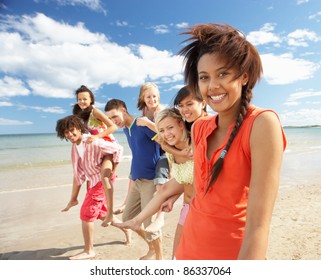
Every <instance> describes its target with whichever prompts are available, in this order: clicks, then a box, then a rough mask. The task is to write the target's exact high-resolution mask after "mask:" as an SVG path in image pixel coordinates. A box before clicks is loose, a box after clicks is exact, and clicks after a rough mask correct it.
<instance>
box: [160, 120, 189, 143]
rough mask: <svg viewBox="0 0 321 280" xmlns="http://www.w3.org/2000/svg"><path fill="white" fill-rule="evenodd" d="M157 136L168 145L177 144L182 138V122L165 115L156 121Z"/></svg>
mask: <svg viewBox="0 0 321 280" xmlns="http://www.w3.org/2000/svg"><path fill="white" fill-rule="evenodd" d="M157 130H158V133H159V136H160V137H161V138H162V139H163V140H164V141H165V142H166V143H167V144H168V145H170V146H177V145H179V144H180V143H181V142H183V141H184V140H183V139H184V123H183V122H182V121H178V120H177V119H174V118H172V117H166V118H164V119H162V120H161V121H159V122H158V124H157Z"/></svg>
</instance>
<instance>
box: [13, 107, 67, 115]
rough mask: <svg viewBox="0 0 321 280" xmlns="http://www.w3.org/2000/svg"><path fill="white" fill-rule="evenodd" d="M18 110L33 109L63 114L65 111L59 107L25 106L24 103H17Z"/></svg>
mask: <svg viewBox="0 0 321 280" xmlns="http://www.w3.org/2000/svg"><path fill="white" fill-rule="evenodd" d="M17 107H18V108H19V109H20V110H35V111H37V112H43V113H53V114H64V113H66V110H65V109H62V108H61V107H40V106H26V105H17Z"/></svg>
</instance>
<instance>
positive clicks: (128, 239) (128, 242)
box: [121, 228, 132, 246]
mask: <svg viewBox="0 0 321 280" xmlns="http://www.w3.org/2000/svg"><path fill="white" fill-rule="evenodd" d="M121 230H122V231H123V232H124V233H125V236H126V241H125V245H126V246H130V245H131V244H132V231H131V230H130V229H124V228H123V229H121Z"/></svg>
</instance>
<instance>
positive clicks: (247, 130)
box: [175, 106, 286, 260]
mask: <svg viewBox="0 0 321 280" xmlns="http://www.w3.org/2000/svg"><path fill="white" fill-rule="evenodd" d="M265 111H269V110H263V109H259V108H256V107H254V106H250V107H249V110H248V112H247V115H246V117H245V119H244V121H243V123H242V125H241V128H240V130H239V132H238V133H237V135H236V137H235V138H234V140H233V142H232V145H231V147H230V149H229V151H228V153H227V154H226V156H225V158H224V165H223V168H222V170H221V173H220V175H219V177H218V179H217V180H216V182H215V183H214V184H213V186H212V187H211V188H210V190H209V191H208V192H207V194H206V195H205V190H206V187H207V182H208V178H209V171H210V169H211V167H212V166H213V164H214V162H215V161H216V160H217V158H218V157H219V156H220V154H221V152H222V150H223V149H224V147H225V145H226V143H227V141H228V138H229V135H230V133H231V132H232V130H233V127H234V123H233V124H232V125H231V126H230V127H229V131H228V133H227V136H226V138H225V139H224V141H223V142H222V143H221V145H220V147H219V148H218V149H217V150H216V151H215V152H214V153H213V155H212V157H211V159H210V160H208V159H207V158H206V152H207V137H208V136H209V135H210V134H211V133H212V132H213V131H214V130H215V129H216V117H217V116H209V117H206V118H202V119H200V120H198V121H197V122H196V123H195V124H194V128H193V132H194V188H195V197H194V199H193V200H192V202H191V205H190V210H189V213H188V216H187V218H186V221H185V223H184V227H183V233H182V237H181V240H180V244H179V246H178V248H177V250H176V254H175V255H176V256H175V257H176V259H189V260H191V259H203V260H205V259H212V260H214V259H216V260H223V259H229V260H232V259H237V257H238V253H239V250H240V247H241V245H242V241H243V236H244V230H245V220H246V209H247V201H248V192H249V184H250V177H251V151H250V134H251V129H252V125H253V122H254V120H255V118H256V117H257V116H258V115H259V114H261V113H262V112H265ZM282 133H283V143H284V148H285V146H286V139H285V134H284V132H283V129H282Z"/></svg>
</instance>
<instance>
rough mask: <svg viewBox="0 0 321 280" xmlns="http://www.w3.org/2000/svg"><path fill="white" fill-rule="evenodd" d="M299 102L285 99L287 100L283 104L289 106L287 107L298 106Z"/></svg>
mask: <svg viewBox="0 0 321 280" xmlns="http://www.w3.org/2000/svg"><path fill="white" fill-rule="evenodd" d="M300 104H301V103H300V102H296V101H287V102H285V103H284V105H285V106H289V107H291V106H298V105H300Z"/></svg>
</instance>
